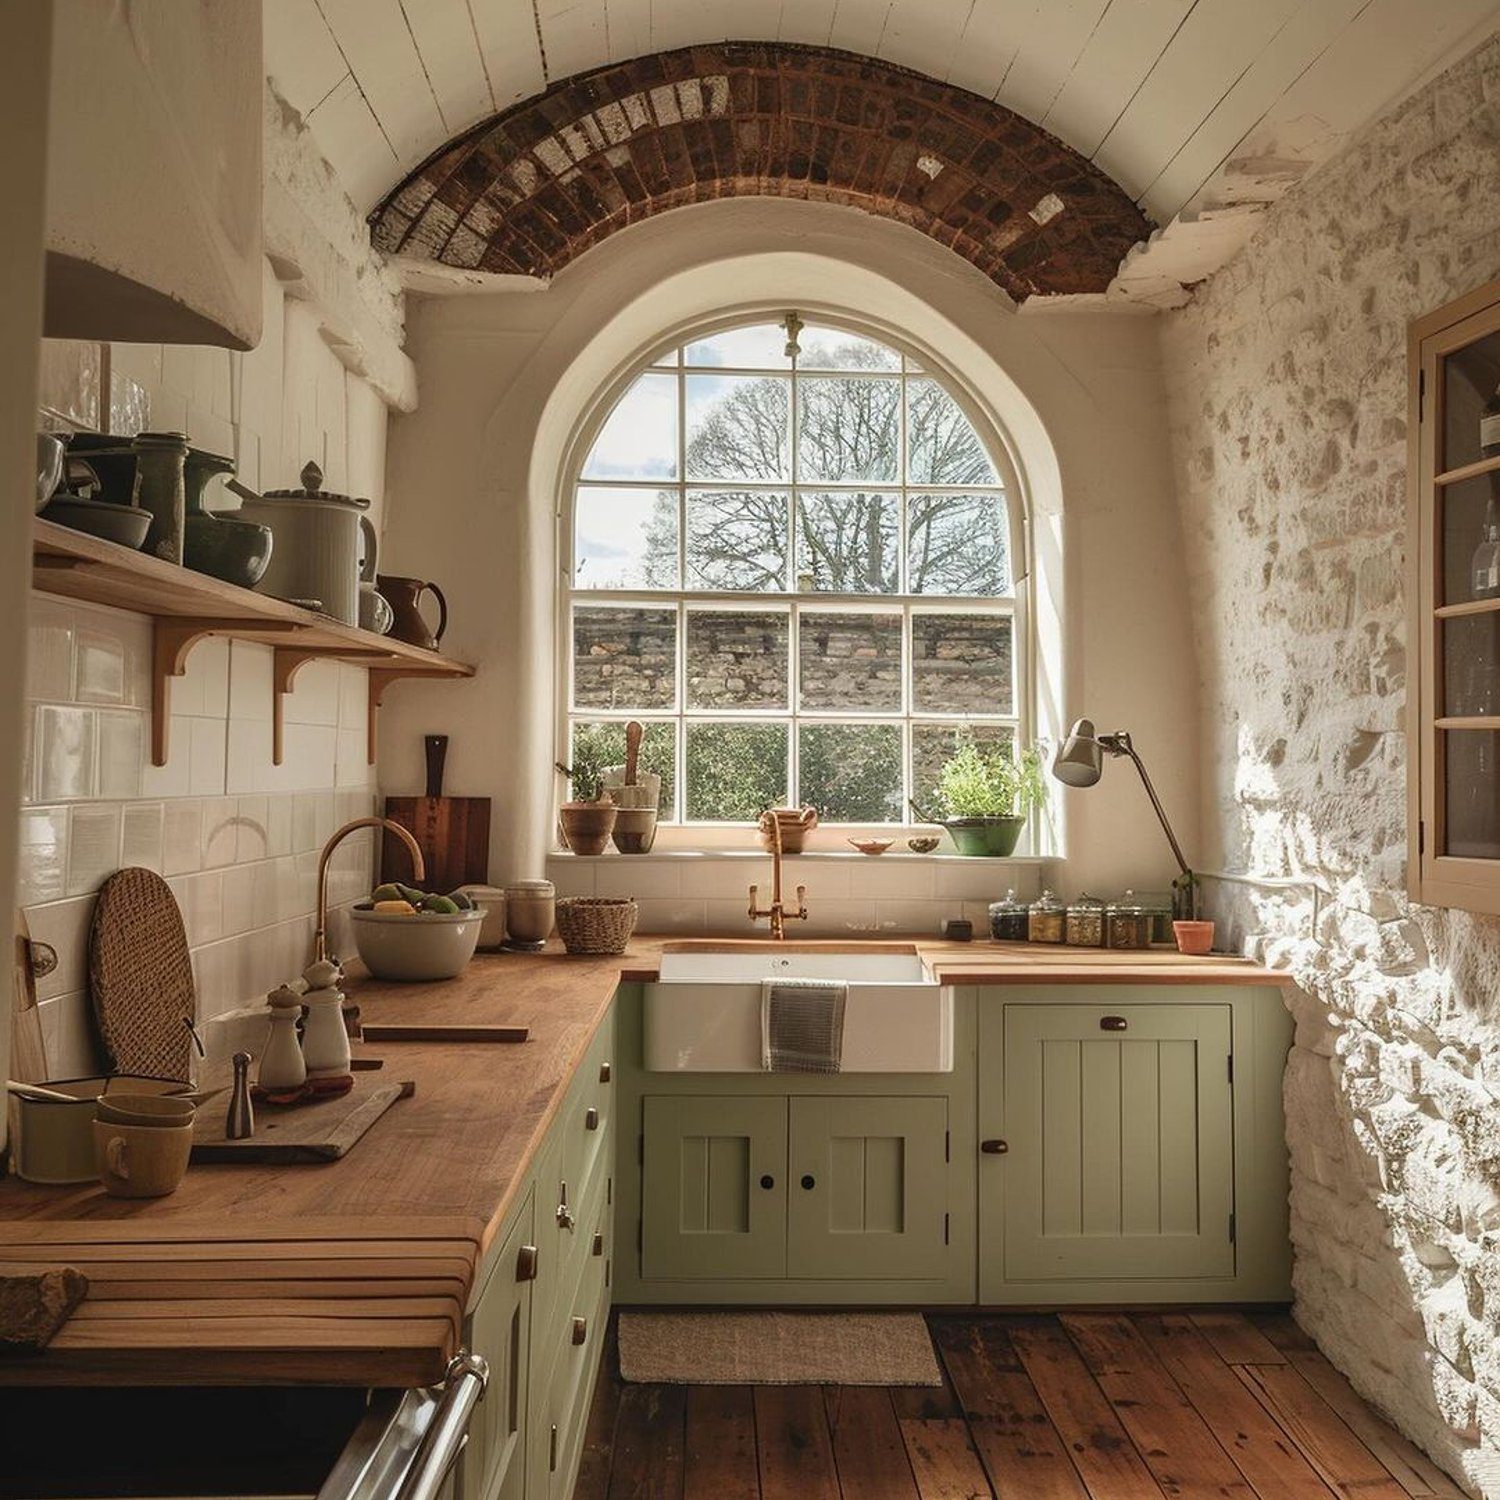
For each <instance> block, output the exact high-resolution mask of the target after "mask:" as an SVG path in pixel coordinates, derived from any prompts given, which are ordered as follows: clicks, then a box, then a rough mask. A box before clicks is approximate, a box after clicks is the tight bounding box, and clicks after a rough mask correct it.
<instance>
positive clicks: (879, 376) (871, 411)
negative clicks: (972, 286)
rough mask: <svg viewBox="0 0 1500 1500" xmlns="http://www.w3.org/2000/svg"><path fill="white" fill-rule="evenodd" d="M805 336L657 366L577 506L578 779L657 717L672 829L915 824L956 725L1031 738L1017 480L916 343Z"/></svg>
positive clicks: (752, 330) (775, 327) (574, 679)
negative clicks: (787, 809)
mask: <svg viewBox="0 0 1500 1500" xmlns="http://www.w3.org/2000/svg"><path fill="white" fill-rule="evenodd" d="M798 343H799V345H800V347H799V348H798V350H797V352H796V355H795V357H793V355H792V354H790V353H789V352H787V345H788V332H787V329H786V327H785V326H783V325H781V324H776V323H766V322H761V323H753V324H744V325H740V326H738V327H732V328H728V329H724V330H720V331H717V332H714V333H710V334H706V335H703V336H701V337H699V338H696V339H693V340H691V341H689V342H688V343H686V344H685V345H683V346H682V347H680V348H678V349H675V350H672V351H670V352H669V353H667V354H666V355H664V356H662V357H661V358H659V359H657V360H655V361H654V362H653V363H652V364H651V365H650V366H649V367H647V368H646V369H644V370H642V371H641V372H640V373H639V374H638V375H637V376H636V377H635V378H634V380H633V381H632V382H631V383H630V385H629V386H627V387H626V389H625V391H624V393H623V394H622V396H621V397H620V398H619V400H618V401H617V402H616V405H615V407H614V408H613V410H612V411H611V413H610V415H609V416H608V417H607V418H606V420H605V422H604V424H603V426H602V427H601V428H600V432H599V436H598V438H597V439H596V440H595V443H594V446H593V448H592V449H591V450H590V453H589V455H588V457H587V459H586V460H585V462H584V464H583V466H582V470H581V472H580V475H579V478H578V481H577V483H576V485H575V488H574V496H573V506H572V519H573V524H572V532H571V537H570V538H569V541H570V556H571V560H572V568H571V578H570V584H571V586H570V588H569V591H568V601H567V611H568V639H569V641H570V643H571V649H570V651H569V661H568V667H567V671H566V674H565V675H566V685H565V686H566V693H567V705H568V723H567V737H566V750H567V755H568V757H569V763H570V764H572V765H573V766H574V767H575V768H577V769H581V770H582V771H583V773H584V776H585V778H586V779H590V778H591V777H592V775H593V774H594V773H596V772H597V770H598V769H599V768H600V767H602V766H604V765H607V764H618V763H619V762H620V760H621V759H622V758H623V752H624V725H625V723H626V722H627V721H628V720H629V719H632V718H635V719H640V720H641V721H643V722H644V723H645V724H646V726H647V732H646V741H645V745H644V746H643V750H642V767H643V769H647V770H652V771H656V772H657V773H658V774H660V775H662V776H663V788H662V816H663V820H664V821H665V822H669V823H670V822H676V823H690V824H694V823H696V824H714V823H718V824H725V823H746V822H750V821H752V820H753V818H754V816H755V814H756V813H757V812H758V811H759V809H760V807H762V806H764V805H766V804H767V803H768V802H771V801H776V802H782V801H786V800H788V799H790V800H792V801H795V802H798V803H801V802H807V801H811V802H813V803H814V805H817V806H819V808H820V811H821V812H822V813H823V816H824V820H825V821H828V822H844V823H850V824H855V825H865V824H872V823H892V824H899V823H902V822H904V821H906V809H907V807H908V805H909V801H910V799H911V798H913V797H915V798H916V800H917V802H918V803H919V804H922V805H926V803H927V802H929V801H930V800H931V798H932V791H933V786H934V784H935V780H936V775H937V770H938V768H939V767H940V766H941V764H942V761H943V759H944V758H946V756H947V755H948V754H949V753H951V749H952V746H953V743H954V740H955V736H956V734H957V732H958V731H959V729H960V728H961V727H965V726H967V727H968V729H969V731H970V732H972V733H974V734H976V735H977V736H978V737H979V738H980V739H981V740H982V741H985V742H1005V743H1014V742H1015V741H1016V740H1017V739H1018V738H1019V737H1020V732H1021V720H1022V715H1023V711H1024V707H1025V700H1026V695H1025V692H1024V690H1023V686H1024V661H1023V660H1022V658H1021V653H1022V651H1023V646H1024V633H1023V632H1022V631H1021V630H1020V629H1019V627H1018V624H1017V608H1016V598H1015V592H1014V589H1015V582H1014V580H1015V576H1016V573H1017V571H1018V570H1017V569H1016V568H1015V566H1014V565H1013V561H1012V558H1013V547H1014V542H1013V537H1012V524H1011V517H1012V496H1011V495H1010V494H1009V493H1008V492H1007V486H1006V483H1005V480H1004V477H1003V475H1004V471H1003V470H1002V468H1001V467H1000V465H999V464H998V463H997V462H996V459H995V457H994V455H993V454H992V453H991V451H990V450H989V448H988V447H987V446H986V444H985V442H984V440H983V439H982V438H981V437H980V435H979V433H978V431H977V430H976V429H975V427H974V425H973V423H972V422H971V420H970V419H969V417H968V415H967V414H966V413H965V412H964V411H963V409H962V406H961V405H960V403H959V402H958V401H957V400H956V399H955V398H954V396H953V395H952V394H951V392H950V391H949V390H948V389H947V388H946V387H945V386H944V385H943V383H942V382H941V380H940V379H939V378H938V377H936V376H935V375H934V374H933V373H932V372H931V371H930V370H927V369H922V368H920V367H919V366H917V365H916V364H915V362H913V361H912V360H911V359H910V358H909V357H907V356H906V355H905V354H904V353H903V352H902V351H900V350H898V349H895V348H893V347H891V346H889V345H887V344H884V343H881V342H878V341H876V340H874V339H871V338H870V337H868V336H866V335H863V334H858V333H853V332H849V331H847V330H844V329H841V328H836V327H832V326H827V325H818V326H803V327H800V331H799V337H798ZM669 389H670V391H671V394H672V399H671V400H669V399H668V398H667V395H666V394H665V393H666V392H667V391H668V390H669ZM1020 571H1024V569H1021V570H1020Z"/></svg>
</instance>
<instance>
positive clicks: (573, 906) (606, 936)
mask: <svg viewBox="0 0 1500 1500" xmlns="http://www.w3.org/2000/svg"><path fill="white" fill-rule="evenodd" d="M635 919H636V904H635V901H634V899H633V898H631V897H630V896H623V897H604V896H564V897H562V898H561V899H560V900H559V901H558V903H557V935H558V936H559V937H560V938H561V939H562V940H563V947H564V948H566V949H567V950H568V952H569V953H623V952H624V951H625V945H626V943H628V942H629V941H630V934H631V933H632V932H634V931H635Z"/></svg>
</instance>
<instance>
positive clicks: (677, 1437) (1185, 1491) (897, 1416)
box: [575, 1311, 1463, 1500]
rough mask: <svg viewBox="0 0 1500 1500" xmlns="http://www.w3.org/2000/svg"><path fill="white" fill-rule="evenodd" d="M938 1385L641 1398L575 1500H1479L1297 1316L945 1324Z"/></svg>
mask: <svg viewBox="0 0 1500 1500" xmlns="http://www.w3.org/2000/svg"><path fill="white" fill-rule="evenodd" d="M927 1322H928V1327H929V1328H930V1329H931V1331H932V1336H933V1342H934V1343H935V1344H936V1346H937V1349H938V1352H939V1354H940V1355H941V1357H942V1364H943V1373H944V1383H943V1385H942V1386H941V1387H940V1388H938V1387H935V1388H932V1389H924V1388H915V1387H914V1388H910V1389H905V1388H896V1389H885V1388H881V1387H873V1386H827V1387H818V1386H756V1387H748V1386H689V1387H682V1386H644V1385H625V1384H624V1383H623V1382H622V1381H621V1380H620V1376H619V1367H618V1361H617V1359H616V1356H615V1345H614V1338H613V1330H611V1336H610V1342H609V1347H608V1349H607V1350H606V1353H605V1360H604V1368H603V1371H602V1373H601V1375H600V1379H599V1387H598V1390H597V1391H596V1392H595V1396H594V1405H593V1410H592V1411H591V1413H590V1417H589V1432H588V1438H587V1441H586V1444H585V1449H584V1459H583V1466H582V1470H581V1472H580V1474H579V1478H578V1487H577V1489H576V1491H575V1500H636V1497H642V1500H644V1497H651V1500H1208V1497H1213V1500H1463V1496H1462V1492H1461V1491H1460V1490H1459V1489H1458V1488H1457V1487H1456V1486H1455V1485H1454V1484H1453V1483H1452V1482H1451V1481H1449V1480H1448V1479H1447V1478H1445V1477H1444V1476H1443V1475H1442V1474H1441V1473H1440V1472H1439V1471H1438V1470H1437V1469H1436V1468H1435V1467H1434V1466H1433V1464H1432V1463H1431V1462H1430V1461H1429V1460H1428V1459H1427V1458H1425V1457H1424V1456H1423V1455H1422V1454H1421V1453H1420V1452H1419V1451H1418V1450H1417V1449H1416V1448H1414V1447H1413V1446H1412V1444H1410V1443H1409V1442H1407V1441H1406V1439H1405V1438H1403V1437H1401V1436H1400V1434H1399V1433H1397V1432H1395V1431H1394V1430H1393V1429H1392V1428H1391V1427H1389V1426H1388V1425H1387V1424H1386V1423H1385V1422H1383V1421H1382V1420H1381V1419H1380V1418H1379V1417H1378V1416H1376V1415H1375V1413H1374V1412H1372V1411H1371V1410H1370V1409H1369V1408H1368V1407H1366V1406H1365V1405H1364V1403H1363V1402H1361V1401H1360V1399H1359V1397H1358V1396H1357V1395H1355V1393H1354V1391H1353V1390H1352V1389H1351V1388H1350V1386H1349V1385H1348V1382H1347V1381H1345V1380H1344V1378H1343V1376H1342V1375H1340V1374H1339V1373H1338V1372H1337V1371H1336V1370H1335V1369H1334V1368H1333V1366H1332V1365H1330V1364H1329V1363H1328V1362H1327V1361H1326V1360H1325V1359H1324V1358H1323V1356H1322V1355H1321V1354H1319V1353H1318V1351H1317V1349H1316V1348H1314V1346H1313V1345H1312V1343H1311V1342H1310V1341H1309V1340H1308V1339H1307V1338H1306V1337H1304V1335H1303V1334H1302V1333H1301V1332H1300V1330H1299V1329H1298V1328H1297V1326H1296V1324H1294V1323H1293V1322H1292V1320H1291V1319H1290V1317H1287V1316H1286V1315H1284V1314H1261V1313H1252V1314H1241V1313H1235V1312H1195V1311H1183V1312H1178V1313H1162V1312H1153V1313H1130V1314H1126V1313H1102V1312H1080V1313H1063V1314H1060V1315H1058V1316H1050V1315H1049V1316H1039V1315H1006V1316H979V1315H967V1314H965V1315H952V1316H950V1315H946V1314H945V1315H941V1316H938V1315H934V1316H930V1317H929V1318H928V1320H927Z"/></svg>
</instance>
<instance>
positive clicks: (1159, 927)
mask: <svg viewBox="0 0 1500 1500" xmlns="http://www.w3.org/2000/svg"><path fill="white" fill-rule="evenodd" d="M1140 903H1141V907H1142V909H1143V910H1144V911H1145V913H1146V921H1147V925H1148V928H1149V931H1150V934H1151V946H1152V947H1153V948H1175V947H1176V946H1177V938H1176V935H1175V934H1174V933H1173V931H1172V898H1171V897H1170V896H1167V895H1153V896H1142V897H1141V898H1140Z"/></svg>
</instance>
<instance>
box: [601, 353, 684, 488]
mask: <svg viewBox="0 0 1500 1500" xmlns="http://www.w3.org/2000/svg"><path fill="white" fill-rule="evenodd" d="M583 477H584V478H585V479H675V478H676V477H677V377H676V376H674V375H642V376H641V377H640V379H639V380H637V381H636V382H635V384H634V385H632V386H631V387H630V389H629V390H628V391H626V392H625V394H624V395H623V396H621V397H620V400H619V403H618V404H617V405H616V407H615V409H614V410H613V411H612V412H611V413H610V414H609V420H608V421H607V422H605V424H604V430H603V431H602V432H601V433H600V434H599V436H598V437H597V438H595V439H594V446H593V449H592V451H591V452H590V453H589V456H588V462H587V463H585V464H584V466H583Z"/></svg>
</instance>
